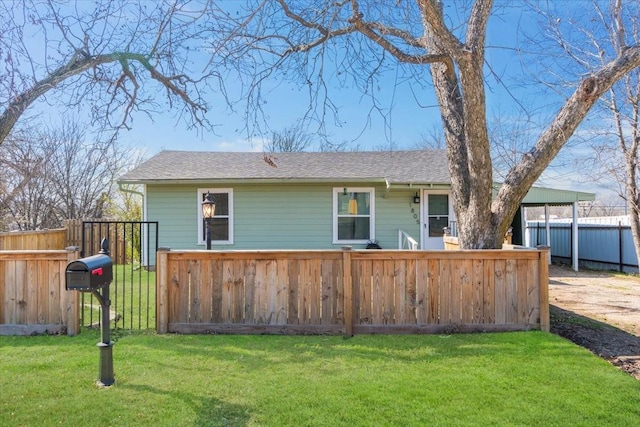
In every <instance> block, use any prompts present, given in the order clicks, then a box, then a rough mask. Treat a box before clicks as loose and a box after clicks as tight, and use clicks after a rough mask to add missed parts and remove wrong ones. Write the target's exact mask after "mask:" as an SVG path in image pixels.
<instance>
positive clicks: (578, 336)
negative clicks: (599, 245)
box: [549, 265, 640, 379]
mask: <svg viewBox="0 0 640 427" xmlns="http://www.w3.org/2000/svg"><path fill="white" fill-rule="evenodd" d="M549 304H550V305H551V308H550V309H551V310H550V311H551V332H553V333H556V334H558V335H560V336H563V337H565V338H568V339H570V340H571V341H573V342H575V343H576V344H578V345H581V346H583V347H586V348H588V349H589V350H591V351H592V352H594V353H595V354H597V355H599V356H601V357H603V358H605V359H607V360H609V361H610V362H611V363H613V364H614V365H616V366H618V367H620V368H621V369H623V370H625V371H626V372H628V373H630V374H631V375H633V376H634V377H636V378H638V379H640V277H638V276H631V275H622V274H616V273H614V272H604V271H591V270H583V271H579V272H575V271H573V270H571V269H570V268H569V267H566V266H558V265H552V266H550V268H549Z"/></svg>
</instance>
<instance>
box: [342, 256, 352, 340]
mask: <svg viewBox="0 0 640 427" xmlns="http://www.w3.org/2000/svg"><path fill="white" fill-rule="evenodd" d="M342 283H344V335H345V337H352V336H353V280H352V279H351V246H343V247H342Z"/></svg>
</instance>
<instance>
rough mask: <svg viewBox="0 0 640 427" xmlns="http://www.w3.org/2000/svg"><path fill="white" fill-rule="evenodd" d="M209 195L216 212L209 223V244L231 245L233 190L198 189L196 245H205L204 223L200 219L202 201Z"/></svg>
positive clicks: (201, 218)
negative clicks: (211, 196)
mask: <svg viewBox="0 0 640 427" xmlns="http://www.w3.org/2000/svg"><path fill="white" fill-rule="evenodd" d="M207 193H211V194H212V195H213V198H214V200H215V202H216V210H215V212H214V215H213V220H212V221H211V243H212V244H214V245H215V244H217V245H221V244H233V190H232V189H231V188H208V189H207V188H200V189H198V206H197V209H198V244H200V245H203V244H205V243H206V242H205V239H206V232H207V228H206V223H205V221H204V218H203V217H202V201H203V200H204V197H205V195H206V194H207Z"/></svg>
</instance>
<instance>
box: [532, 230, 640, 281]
mask: <svg viewBox="0 0 640 427" xmlns="http://www.w3.org/2000/svg"><path fill="white" fill-rule="evenodd" d="M549 228H550V232H551V233H550V234H551V241H550V242H547V238H546V237H547V232H546V224H545V222H544V221H527V226H526V239H527V240H526V244H527V246H530V247H536V246H537V245H548V246H550V247H551V259H552V260H554V261H556V262H562V263H571V259H572V256H573V254H572V245H571V241H572V230H571V223H570V222H555V221H554V222H550V223H549ZM578 257H579V258H578V262H579V264H580V266H582V267H587V268H593V269H597V270H618V271H621V272H625V273H638V256H637V254H636V250H635V247H634V246H633V237H632V235H631V227H630V226H628V225H622V222H620V223H618V224H616V225H613V224H611V225H607V224H584V223H582V221H580V223H578Z"/></svg>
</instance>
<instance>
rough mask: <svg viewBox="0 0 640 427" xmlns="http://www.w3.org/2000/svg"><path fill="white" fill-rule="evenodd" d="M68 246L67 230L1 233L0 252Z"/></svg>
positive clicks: (52, 248) (53, 248)
mask: <svg viewBox="0 0 640 427" xmlns="http://www.w3.org/2000/svg"><path fill="white" fill-rule="evenodd" d="M67 246H68V245H67V230H66V229H65V228H60V229H56V230H37V231H12V232H9V233H0V251H15V250H36V249H39V250H55V249H64V248H66V247H67Z"/></svg>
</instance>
